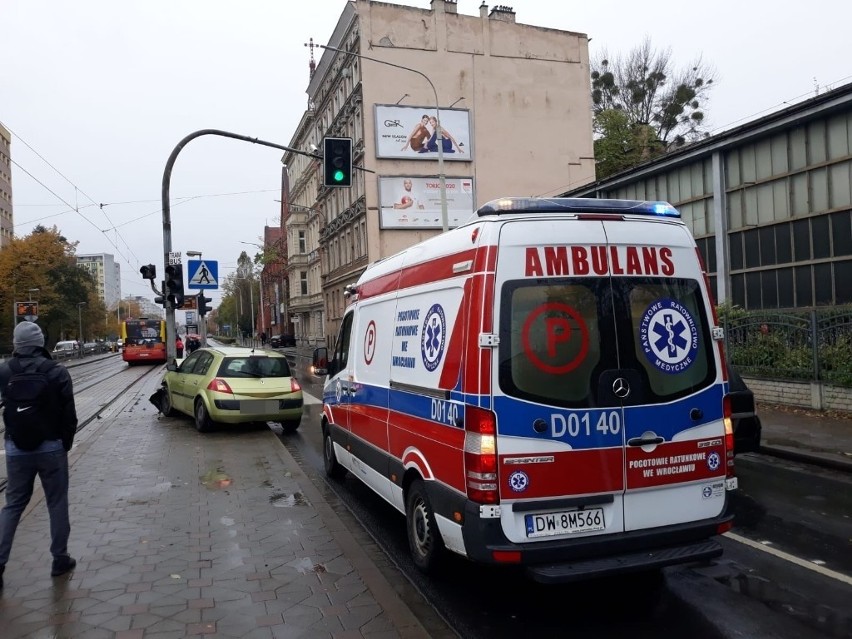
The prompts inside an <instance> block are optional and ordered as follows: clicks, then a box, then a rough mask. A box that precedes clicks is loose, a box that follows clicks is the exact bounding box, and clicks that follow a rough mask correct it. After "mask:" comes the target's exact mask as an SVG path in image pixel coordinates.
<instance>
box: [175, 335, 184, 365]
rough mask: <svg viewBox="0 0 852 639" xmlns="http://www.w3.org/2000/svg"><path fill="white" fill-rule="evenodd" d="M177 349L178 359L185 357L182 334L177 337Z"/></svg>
mask: <svg viewBox="0 0 852 639" xmlns="http://www.w3.org/2000/svg"><path fill="white" fill-rule="evenodd" d="M175 350H176V351H177V356H178V359H181V358H183V342H182V341H181V339H180V335H178V336H177V338H176V339H175Z"/></svg>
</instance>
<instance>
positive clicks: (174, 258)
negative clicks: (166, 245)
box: [169, 251, 181, 266]
mask: <svg viewBox="0 0 852 639" xmlns="http://www.w3.org/2000/svg"><path fill="white" fill-rule="evenodd" d="M180 263H181V261H180V251H172V252H170V253H169V264H171V265H172V266H174V265H177V264H180Z"/></svg>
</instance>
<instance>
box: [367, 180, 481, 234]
mask: <svg viewBox="0 0 852 639" xmlns="http://www.w3.org/2000/svg"><path fill="white" fill-rule="evenodd" d="M446 191H447V226H448V228H451V229H452V228H455V227H457V226H460V225H461V224H464V223H465V222H467V221H468V220H469V219H470V217H471V216H472V215H473V214H474V211H475V202H476V199H475V198H474V194H473V178H458V177H448V178H446ZM379 203H380V213H381V214H380V217H379V222H380V224H381V227H382V228H383V229H440V228H443V221H442V219H441V183H440V180H439V179H438V178H437V177H415V176H394V177H380V178H379Z"/></svg>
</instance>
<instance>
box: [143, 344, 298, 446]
mask: <svg viewBox="0 0 852 639" xmlns="http://www.w3.org/2000/svg"><path fill="white" fill-rule="evenodd" d="M168 368H169V370H168V371H167V372H166V374H165V375H164V376H163V381H162V389H161V392H160V400H159V401H160V404H159V408H160V412H162V413H163V414H164V415H173V414H175V413H176V412H178V413H184V414H186V415H189V416H191V417H194V418H195V427H196V428H197V429H198V431H199V432H202V433H203V432H207V431H209V430H211V428H212V427H213V425H214V424H215V423H217V422H218V423H223V424H249V423H257V422H278V423H280V424H281V427H282V428H283V429H284V431H285V432H293V431H295V430H296V429H297V428H298V427H299V423H300V422H301V419H302V409H303V398H302V387H301V385H300V384H299V382H298V380H297V379H296V378H295V377H294V376H293V373H292V371H291V370H290V365H289V364H288V363H287V359H286V358H285V357H284V355H282V354H281V353H276V352H275V351H271V350H259V349H254V350H248V349H245V348H237V347H221V348H200V349H198V350H197V351H195V352H193V353H192V354H190V355H188V356H187V357H186V359H184V360H183V362H181V364H180V366H177V367H175V366H174V365H173V364H170V365H169V366H168Z"/></svg>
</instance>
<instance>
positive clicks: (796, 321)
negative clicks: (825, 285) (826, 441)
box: [719, 306, 852, 387]
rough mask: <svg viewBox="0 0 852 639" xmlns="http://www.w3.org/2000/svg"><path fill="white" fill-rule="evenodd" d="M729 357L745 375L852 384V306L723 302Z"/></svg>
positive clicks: (722, 318)
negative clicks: (763, 306) (795, 307)
mask: <svg viewBox="0 0 852 639" xmlns="http://www.w3.org/2000/svg"><path fill="white" fill-rule="evenodd" d="M719 321H720V323H721V324H722V326H723V327H724V329H725V346H726V352H727V353H728V359H729V360H730V362H731V363H732V364H733V365H734V366H735V367H736V368H737V370H739V371H740V373H741V374H743V375H747V376H752V377H763V378H769V379H788V380H814V381H821V382H825V383H827V384H834V385H837V386H849V387H852V306H844V307H826V308H819V309H816V310H811V311H802V312H777V311H776V312H771V311H743V310H741V309H738V308H730V307H720V309H719Z"/></svg>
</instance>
